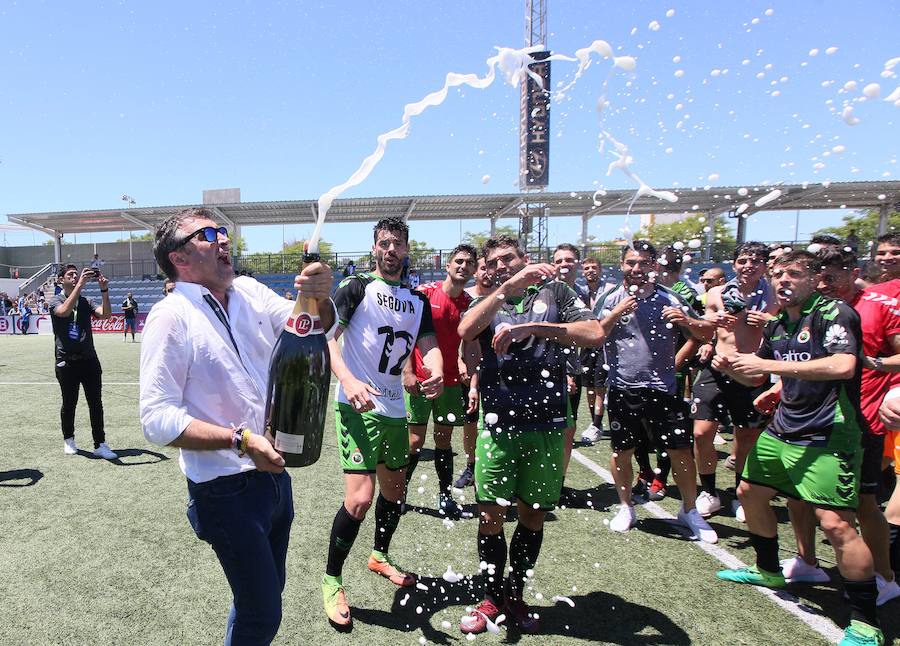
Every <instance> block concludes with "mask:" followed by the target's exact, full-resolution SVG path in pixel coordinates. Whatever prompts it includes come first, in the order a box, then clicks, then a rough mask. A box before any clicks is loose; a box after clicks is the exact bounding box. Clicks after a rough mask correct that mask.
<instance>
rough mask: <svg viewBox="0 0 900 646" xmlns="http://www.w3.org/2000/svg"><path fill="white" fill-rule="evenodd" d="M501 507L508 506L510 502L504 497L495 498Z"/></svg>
mask: <svg viewBox="0 0 900 646" xmlns="http://www.w3.org/2000/svg"><path fill="white" fill-rule="evenodd" d="M495 502H496V503H497V504H498V505H500V506H501V507H509V506H510V505H511V504H512V503H511V502H510V501H508V500H507V499H506V498H497V500H496V501H495Z"/></svg>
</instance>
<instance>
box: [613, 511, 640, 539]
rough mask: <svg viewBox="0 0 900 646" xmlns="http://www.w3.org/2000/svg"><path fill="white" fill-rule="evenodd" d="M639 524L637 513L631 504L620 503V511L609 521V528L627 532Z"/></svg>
mask: <svg viewBox="0 0 900 646" xmlns="http://www.w3.org/2000/svg"><path fill="white" fill-rule="evenodd" d="M636 524H637V514H636V513H635V512H634V507H632V506H631V505H619V511H618V512H616V515H615V516H613V519H612V520H611V521H609V528H610V529H611V530H613V531H614V532H621V533H623V534H624V533H625V532H627V531H628V530H629V529H631V528H632V527H634V526H635V525H636Z"/></svg>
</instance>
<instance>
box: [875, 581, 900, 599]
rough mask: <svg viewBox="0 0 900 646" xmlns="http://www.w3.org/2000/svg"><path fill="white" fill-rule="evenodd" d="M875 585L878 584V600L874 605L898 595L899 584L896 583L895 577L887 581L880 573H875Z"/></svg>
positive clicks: (899, 590)
mask: <svg viewBox="0 0 900 646" xmlns="http://www.w3.org/2000/svg"><path fill="white" fill-rule="evenodd" d="M875 585H877V586H878V600H877V601H876V602H875V605H878V606H883V605H884V604H886V603H887V602H888V601H890V600H891V599H896V598H897V597H900V585H897V579H896V578H895V579H894V580H893V581H891V582H890V583H888V582H887V581H885V580H884V577H882V576H881V575H880V574H876V575H875Z"/></svg>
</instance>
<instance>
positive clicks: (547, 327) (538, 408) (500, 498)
mask: <svg viewBox="0 0 900 646" xmlns="http://www.w3.org/2000/svg"><path fill="white" fill-rule="evenodd" d="M483 254H484V256H485V262H486V266H487V270H488V272H489V273H491V274H493V275H494V277H495V280H496V282H497V284H498V288H497V292H496V293H495V294H493V295H491V296H486V297H483V298H480V299H478V300H476V301H475V302H473V303H472V305H471V307H470V308H469V310H468V311H467V312H466V314H465V315H464V316H463V319H462V321H461V322H460V324H459V334H460V336H462V337H463V339H466V340H470V341H471V340H474V339H478V341H479V343H480V345H481V352H482V356H483V359H482V364H481V368H480V375H479V378H480V382H479V389H480V393H481V410H482V419H483V423H484V429H485V433H486V434H487V435H488V437H481V436H480V437H479V438H478V440H477V443H476V449H475V454H476V456H477V460H476V463H475V490H476V499H477V501H478V511H479V514H480V519H479V526H478V556H479V558H480V560H481V561H482V562H484V563H486V564H487V571H486V572H484V576H485V581H486V586H485V587H486V590H485V598H484V600H483V601H482V602H481V603H479V604H478V606H477V608H476V609H475V610H473V611H472V613H471V614H470V615H469V616H468V617H466V618H464V619H463V622H462V624H461V625H460V629H461V630H462V631H463V632H464V633H480V632H484V631H485V630H486V627H487V622H486V620H485V617H487V618H488V619H490V620H492V621H493V620H495V619H496V618H497V616H498V615H499V614H500V612H501V610H500V609H501V608H502V607H503V606H504V605H505V607H506V614H507V616H508V617H510V619H511V620H512V622H514V623H515V624H517V625H518V627H519V628H520V629H521V630H522V632H536V631H537V629H538V620H537V617H536V616H535V615H534V614H533V613H531V611H530V609H529V608H528V606H527V605H526V604H525V601H524V600H523V598H522V589H523V585H524V581H525V579H526V576H527V574H526V573H527V572H528V571H529V570H531V569H533V568H534V566H535V563H536V562H537V559H538V555H539V554H540V549H541V541H542V540H543V535H544V518H545V516H546V514H547V512H548V511H549V510H551V509H553V507H554V506H555V505H556V503H557V501H558V499H559V494H560V487H561V486H562V476H563V470H562V467H563V429H565V428H566V427H567V426H570V425H571V422H570V421H569V414H568V397H567V396H566V387H565V383H566V382H565V377H566V361H565V354H564V353H563V349H564V348H567V347H571V346H572V345H578V346H582V347H584V346H597V345H599V344H600V343H601V342H602V340H603V334H602V331H601V329H600V325H599V324H598V323H597V321H596V320H594V316H593V314H592V313H591V311H590V310H588V309H587V308H585V307H581V306H579V305H578V304H577V302H578V298H577V297H576V295H575V292H573V291H572V290H571V289H569V287H568V286H567V285H566V284H565V283H561V282H558V281H554V280H551V279H552V278H553V277H554V276H555V275H556V269H555V268H554V267H553V265H551V264H548V263H536V264H528V257H527V256H526V255H525V253H524V252H523V251H522V249H521V248H520V247H519V243H518V241H516V240H515V239H513V238H509V237H506V236H500V237H496V238H490V239H489V240H488V241H487V242H485V244H484V248H483ZM482 435H484V434H482ZM513 499H516V505H517V510H518V514H519V522H518V525H517V526H516V530H515V533H514V534H513V537H512V542H511V543H510V546H509V558H510V561H511V570H512V572H511V574H510V578H509V585H508V589H507V590H506V591H504V586H503V577H504V574H505V572H506V559H507V548H506V539H505V538H504V536H503V523H504V520H505V519H506V506H508V505H509V504H510V502H509V501H510V500H513Z"/></svg>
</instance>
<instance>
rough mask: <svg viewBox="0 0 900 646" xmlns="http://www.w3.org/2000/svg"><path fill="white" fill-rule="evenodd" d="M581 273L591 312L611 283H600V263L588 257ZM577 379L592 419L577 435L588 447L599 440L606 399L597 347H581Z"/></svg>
mask: <svg viewBox="0 0 900 646" xmlns="http://www.w3.org/2000/svg"><path fill="white" fill-rule="evenodd" d="M581 271H582V273H583V274H584V279H585V280H586V281H587V298H586V300H585V303H587V305H588V307H590V308H591V310H593V309H594V305H596V303H597V299H598V298H599V297H600V295H601V294H602V293H603V292H605V291H606V290H607V289H609V288H611V287H614V286H615V285H614V284H612V283H604V282H603V281H602V280H601V273H600V261H599V260H598V259H597V258H595V257H593V256H591V257H588V258H585V259H584V261H583V262H582V263H581ZM581 376H582V381H583V382H584V383H585V385H586V386H587V400H588V410H589V411H590V412H591V415H593V417H592V418H591V423H590V424H589V425H588V426H587V428H585V429H584V430H583V431H582V432H581V443H582V444H585V445H588V446H590V445H591V444H593V443H594V442H597V441H599V440H600V438H601V437H603V399H604V398H605V397H606V386H605V383H606V371H605V370H603V361H602V354H601V351H600V350H599V349H597V348H585V349H584V350H583V351H582V353H581Z"/></svg>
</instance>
